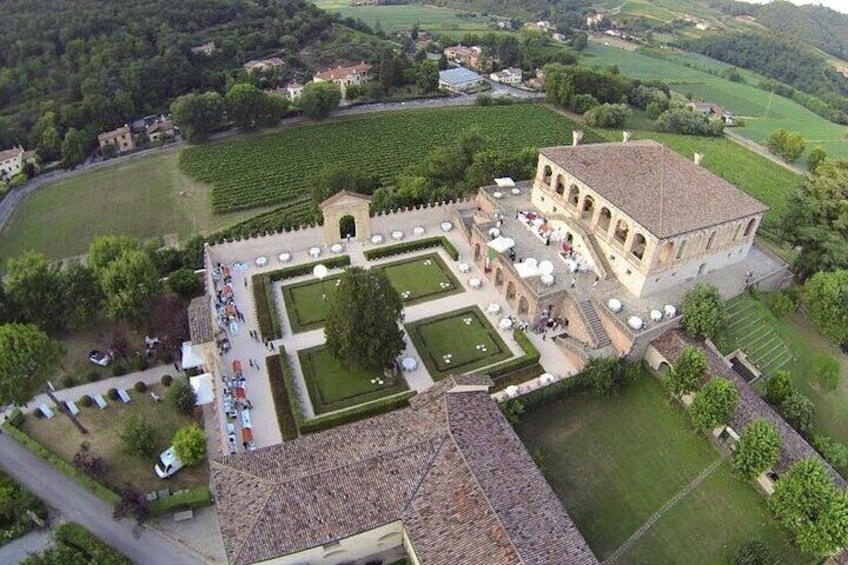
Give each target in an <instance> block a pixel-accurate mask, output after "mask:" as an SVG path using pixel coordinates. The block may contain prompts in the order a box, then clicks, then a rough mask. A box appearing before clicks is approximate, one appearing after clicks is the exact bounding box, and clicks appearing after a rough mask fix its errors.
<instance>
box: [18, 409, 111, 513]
mask: <svg viewBox="0 0 848 565" xmlns="http://www.w3.org/2000/svg"><path fill="white" fill-rule="evenodd" d="M3 429H4V430H5V431H6V432H7V433H8V434H9V435H10V436H12V437H13V438H15V439H16V440H17V441H18V442H19V443H21V444H22V445H23V446H24V447H26V448H27V449H29V450H30V451H32V452H33V453H35V454H36V455H38V456H39V457H41V458H42V459H44V460H45V461H47V462H48V463H50V464H51V465H53V466H54V467H56V468H57V469H58V470H60V471H62V472H63V473H65V474H66V475H69V476H71V477H73V478H74V479H76V480H77V482H79V483H80V484H81V485H82V486H84V487H85V488H87V489H88V490H90V491H91V492H93V493H94V494H96V495H97V496H99V497H100V498H101V499H102V500H104V501H105V502H107V503H108V504H117V503H118V501H120V500H121V497H120V496H118V494H117V493H116V492H114V491H113V490H111V489H109V488H108V487H106V486H104V485H102V484H100V483H98V482H97V481H95V480H94V479H92V478H91V477H89V476H88V475H86V474H85V473H83V472H82V471H80V470H79V469H77V468H76V467H74V466H73V465H71V464H70V463H68V462H66V461H65V460H64V459H61V458H59V457H58V456H56V455H54V454H53V453H52V452H50V451H49V450H48V449H47V448H45V447H44V446H43V445H41V444H40V443H38V442H37V441H35V440H34V439H32V438H31V437H29V436H28V435H27V434H26V433H25V432H23V431H22V430H19V429H18V428H16V427H14V426H12V425H10V424H9V423H8V422H7V423H5V424H3Z"/></svg>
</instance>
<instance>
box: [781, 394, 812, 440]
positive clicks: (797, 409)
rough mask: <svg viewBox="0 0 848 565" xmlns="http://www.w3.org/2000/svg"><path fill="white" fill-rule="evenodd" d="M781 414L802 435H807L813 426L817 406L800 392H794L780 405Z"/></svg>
mask: <svg viewBox="0 0 848 565" xmlns="http://www.w3.org/2000/svg"><path fill="white" fill-rule="evenodd" d="M779 408H780V413H781V414H783V417H784V418H786V421H787V422H789V423H790V424H792V426H793V427H794V428H795V429H796V430H798V431H799V432H801V433H806V432H808V431H809V430H810V426H812V425H813V415H814V414H815V412H816V405H815V404H813V401H812V400H810V399H809V398H807V397H806V396H804V395H803V394H801V393H800V392H798V391H797V390H793V391H792V392H791V393H789V395H788V396H787V397H786V398H784V399H783V402H781V403H780V406H779Z"/></svg>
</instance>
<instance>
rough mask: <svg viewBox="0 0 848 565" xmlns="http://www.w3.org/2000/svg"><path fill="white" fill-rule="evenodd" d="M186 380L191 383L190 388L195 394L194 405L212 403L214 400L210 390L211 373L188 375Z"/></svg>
mask: <svg viewBox="0 0 848 565" xmlns="http://www.w3.org/2000/svg"><path fill="white" fill-rule="evenodd" d="M188 382H189V383H191V388H193V389H194V394H196V395H197V401H196V402H195V403H194V405H195V406H203V405H204V404H212V402H213V401H214V400H215V395H214V393H213V390H212V373H203V374H202V375H197V376H196V377H189V379H188Z"/></svg>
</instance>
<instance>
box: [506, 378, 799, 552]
mask: <svg viewBox="0 0 848 565" xmlns="http://www.w3.org/2000/svg"><path fill="white" fill-rule="evenodd" d="M516 431H517V432H518V434H519V436H520V437H521V438H522V440H523V441H524V443H525V445H526V446H527V448H528V450H529V451H530V453H532V454H534V457H536V458H537V461H540V462H541V468H542V469H543V472H544V474H545V476H546V478H547V479H548V482H549V483H550V484H551V486H552V487H553V489H554V491H555V492H556V493H557V494H558V495H559V497H560V499H561V500H562V502H563V504H564V505H565V507H566V508H567V509H568V512H569V514H570V515H571V517H572V518H573V519H574V521H575V523H576V524H577V526H578V528H579V529H580V532H581V533H582V534H583V535H584V537H585V538H586V541H587V542H588V543H589V545H590V546H591V547H592V549H593V550H594V552H595V554H596V555H597V556H598V558H599V559H601V560H607V559H610V558H611V557H613V556H615V557H616V559H613V560H614V561H617V562H620V563H687V562H689V563H716V564H720V563H728V562H730V561H731V559H732V557H733V555H734V552H735V551H736V549H737V548H738V547H739V545H741V544H742V543H744V542H745V541H747V540H749V539H761V540H763V541H765V542H766V543H767V544H769V545H770V546H772V547H773V548H774V549H775V550H776V551H777V552H778V553H779V554H780V555H781V556H782V557H783V561H784V562H785V563H806V562H810V561H811V560H810V559H809V558H808V557H806V556H804V555H802V554H799V553H798V552H797V550H796V549H794V548H793V547H792V546H791V545H790V544H789V536H788V534H787V532H785V531H784V530H783V529H782V528H781V527H780V526H779V525H778V524H777V522H776V521H775V520H774V518H773V517H772V516H771V514H770V513H769V511H768V509H767V508H766V504H765V499H763V498H762V497H761V496H760V495H759V494H758V493H757V492H756V491H755V490H754V489H753V488H752V487H751V486H749V485H747V484H745V483H743V482H742V481H740V480H739V479H737V478H736V477H734V476H733V475H732V474H731V471H730V465H729V462H728V461H726V460H724V461H722V460H721V455H720V454H719V453H718V452H717V451H716V450H715V449H714V448H713V447H712V446H711V445H710V444H709V442H708V441H707V440H706V439H704V438H701V437H698V436H696V435H695V433H694V432H693V431H692V429H691V428H690V426H689V423H688V420H687V419H686V417H685V415H684V413H683V412H682V410H681V409H679V408H678V407H677V406H673V405H670V404H669V403H668V401H667V400H666V397H665V394H664V391H663V389H662V387H661V385H660V383H659V381H658V380H656V379H655V378H653V377H652V376H651V375H648V374H643V375H641V376H640V377H639V378H638V379H637V380H636V381H634V382H632V383H629V384H628V385H627V386H626V387H625V388H624V389H623V390H622V391H621V392H620V393H619V394H618V395H616V396H612V397H597V396H591V395H588V394H580V395H575V396H571V397H568V398H563V399H561V400H558V401H556V402H553V403H551V404H548V405H547V406H544V407H541V408H539V409H537V410H535V411H533V412H532V413H530V414H527V415H525V416H524V417H523V418H522V421H521V423H520V424H519V425H518V426H517V428H516ZM702 473H703V474H704V475H705V477H702V478H703V482H698V481H696V480H695V479H696V478H699V475H701V474H702ZM690 484H694V486H691V485H690ZM687 488H688V489H691V490H689V491H687V492H686V493H685V494H684V495H683V496H682V498H680V499H679V500H678V501H676V502H675V501H674V500H673V499H674V498H675V496H676V495H678V493H680V492H681V491H684V489H687ZM669 502H671V503H672V504H670V507H669V508H664V507H665V505H666V504H668V503H669ZM655 513H659V517H658V519H657V521H656V523H654V524H653V525H652V526H651V527H649V528H648V529H647V530H646V531H645V532H644V533H643V534H642V535H641V537H638V539H636V540H635V541H633V540H631V541H630V542H629V543H628V545H626V546H625V545H624V544H625V542H628V540H629V538H631V536H633V534H634V533H635V532H637V530H639V529H640V527H642V526H643V524H645V522H646V521H648V520H649V519H650V518H651V517H652V516H653V515H654V514H655ZM620 548H623V549H624V551H621V550H620Z"/></svg>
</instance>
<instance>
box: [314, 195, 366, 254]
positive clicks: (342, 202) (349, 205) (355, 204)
mask: <svg viewBox="0 0 848 565" xmlns="http://www.w3.org/2000/svg"><path fill="white" fill-rule="evenodd" d="M318 208H319V209H320V210H321V214H322V215H323V216H324V227H323V230H324V242H325V243H327V244H331V243H334V242H336V241H338V240H339V239H340V238H342V233H341V227H342V226H341V222H342V218H344V217H345V216H350V217H352V218H353V225H354V227H355V228H354V229H355V234H353V235H352V237H351V239H365V238H368V237H370V234H371V214H370V208H371V197H370V196H366V195H364V194H357V193H356V192H351V191H349V190H342V191H340V192H337V193H335V194H334V195H332V196H330V197H329V198H327V199H326V200H324V201H323V202H321V203H320V204H319V205H318ZM346 221H348V220H346Z"/></svg>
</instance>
